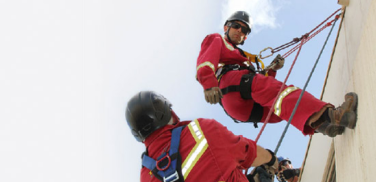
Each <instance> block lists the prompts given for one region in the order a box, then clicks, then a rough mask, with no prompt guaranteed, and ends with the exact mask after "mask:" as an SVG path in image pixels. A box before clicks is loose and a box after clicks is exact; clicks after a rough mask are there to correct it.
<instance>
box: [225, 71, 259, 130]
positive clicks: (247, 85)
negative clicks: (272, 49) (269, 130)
mask: <svg viewBox="0 0 376 182" xmlns="http://www.w3.org/2000/svg"><path fill="white" fill-rule="evenodd" d="M231 68H234V67H233V66H231V65H229V66H227V67H226V68H225V69H224V70H222V71H221V74H220V76H221V77H222V76H223V75H224V74H226V73H227V72H228V71H232V70H234V69H231ZM235 68H236V67H235ZM238 69H239V68H237V69H236V70H238ZM254 75H255V72H251V73H249V74H245V75H243V76H242V78H241V81H240V84H239V85H230V86H228V87H225V88H223V89H221V91H222V95H225V94H228V93H230V92H240V95H241V97H242V98H243V99H252V95H251V87H252V82H253V77H254ZM219 81H220V80H219ZM220 104H221V106H222V107H223V105H222V102H220ZM223 109H224V108H223ZM263 109H264V108H263V107H262V106H261V105H260V104H259V103H256V102H255V103H254V104H253V109H252V112H251V114H250V116H249V118H248V120H247V121H245V122H253V126H254V127H255V128H257V127H258V126H257V123H258V122H260V121H261V119H262V116H263V111H264V110H263ZM224 110H225V109H224ZM225 113H226V114H227V115H228V116H230V115H229V114H228V113H227V111H226V110H225ZM230 117H231V118H232V119H233V120H234V122H236V123H239V121H237V120H236V119H235V118H233V117H232V116H230Z"/></svg>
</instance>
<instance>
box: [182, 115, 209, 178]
mask: <svg viewBox="0 0 376 182" xmlns="http://www.w3.org/2000/svg"><path fill="white" fill-rule="evenodd" d="M188 128H189V131H190V132H191V134H192V136H193V138H194V139H195V140H196V145H195V146H194V147H193V148H192V150H191V152H190V153H189V154H188V156H187V158H186V159H185V160H184V162H183V164H182V169H181V171H182V174H183V176H184V179H186V178H187V176H188V175H189V173H190V172H191V170H192V168H193V167H194V166H195V165H196V163H197V161H198V160H199V159H200V157H201V156H202V154H203V153H204V152H205V151H206V149H207V148H208V142H207V141H206V138H205V136H204V133H203V132H202V130H201V127H200V125H199V123H198V120H197V119H195V120H194V121H192V122H191V123H189V125H188Z"/></svg>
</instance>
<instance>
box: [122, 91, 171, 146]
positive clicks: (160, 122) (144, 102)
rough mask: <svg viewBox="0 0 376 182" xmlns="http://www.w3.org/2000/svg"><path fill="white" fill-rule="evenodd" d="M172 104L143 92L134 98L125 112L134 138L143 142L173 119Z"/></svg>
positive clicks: (159, 96) (160, 97)
mask: <svg viewBox="0 0 376 182" xmlns="http://www.w3.org/2000/svg"><path fill="white" fill-rule="evenodd" d="M171 106H172V105H171V104H170V102H169V101H168V100H167V99H166V98H164V97H163V96H162V95H160V94H157V93H155V92H152V91H142V92H139V93H138V94H136V95H135V96H133V97H132V98H131V99H130V100H129V101H128V105H127V108H126V110H125V117H126V120H127V122H128V125H129V127H130V128H131V131H132V134H133V136H134V137H135V138H136V140H137V141H139V142H142V141H144V140H145V138H146V137H148V136H149V135H150V134H151V133H153V132H154V131H155V130H157V129H158V128H161V127H163V126H165V125H166V124H167V123H168V122H169V121H170V119H171V109H170V108H171Z"/></svg>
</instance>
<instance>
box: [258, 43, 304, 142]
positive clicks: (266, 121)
mask: <svg viewBox="0 0 376 182" xmlns="http://www.w3.org/2000/svg"><path fill="white" fill-rule="evenodd" d="M305 42H306V39H305V38H303V39H302V41H301V43H300V44H299V45H298V46H299V50H298V52H297V53H296V56H295V59H294V61H293V62H292V65H291V67H290V70H289V72H288V73H287V76H286V78H285V81H284V82H283V84H282V86H281V88H280V89H279V92H278V94H277V97H276V98H275V99H274V102H273V105H272V106H274V105H275V103H276V101H277V98H278V96H279V95H280V94H281V92H282V90H283V86H284V85H285V84H286V82H287V79H288V78H289V76H290V73H291V71H292V68H293V67H294V65H295V62H296V60H297V58H298V56H299V53H300V50H301V49H302V46H303V44H304V43H305ZM272 111H273V108H271V109H270V110H269V113H268V116H267V117H266V119H265V122H264V124H263V125H262V128H261V130H260V132H259V134H258V135H257V137H256V140H255V142H256V143H257V141H258V140H259V138H260V136H261V133H262V132H263V131H264V129H265V126H266V124H267V123H268V122H269V119H270V116H271V115H272Z"/></svg>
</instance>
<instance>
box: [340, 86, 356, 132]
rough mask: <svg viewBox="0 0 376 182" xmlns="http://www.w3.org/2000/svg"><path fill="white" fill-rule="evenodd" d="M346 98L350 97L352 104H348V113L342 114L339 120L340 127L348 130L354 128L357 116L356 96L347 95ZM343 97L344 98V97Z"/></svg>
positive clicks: (352, 94)
mask: <svg viewBox="0 0 376 182" xmlns="http://www.w3.org/2000/svg"><path fill="white" fill-rule="evenodd" d="M346 96H352V97H353V99H354V100H353V102H352V103H351V104H350V107H349V108H348V111H347V112H345V113H344V115H343V116H342V118H341V122H340V123H341V125H342V126H346V127H348V128H350V129H354V128H355V126H356V122H357V118H358V114H357V109H358V95H357V94H356V93H354V92H350V93H347V94H346ZM346 96H345V97H346Z"/></svg>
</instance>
